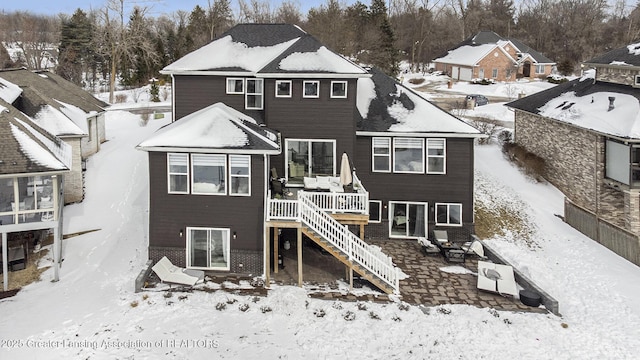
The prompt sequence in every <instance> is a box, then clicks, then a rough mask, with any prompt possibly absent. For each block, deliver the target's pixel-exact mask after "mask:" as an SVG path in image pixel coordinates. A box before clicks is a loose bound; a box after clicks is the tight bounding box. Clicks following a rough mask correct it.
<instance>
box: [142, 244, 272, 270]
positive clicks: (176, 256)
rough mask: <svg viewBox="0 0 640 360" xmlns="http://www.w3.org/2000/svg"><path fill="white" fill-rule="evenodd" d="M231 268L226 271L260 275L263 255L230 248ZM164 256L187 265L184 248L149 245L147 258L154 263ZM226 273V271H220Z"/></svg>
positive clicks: (174, 262)
mask: <svg viewBox="0 0 640 360" xmlns="http://www.w3.org/2000/svg"><path fill="white" fill-rule="evenodd" d="M230 254H231V259H230V260H231V268H230V269H229V271H228V273H231V274H246V275H254V276H261V275H262V274H263V273H264V256H263V254H262V253H261V252H257V251H247V250H235V249H231V251H230ZM163 256H166V257H167V258H168V259H169V260H170V261H171V263H172V264H173V265H175V266H179V267H186V266H187V257H186V249H184V248H176V247H160V246H150V247H149V259H151V260H153V263H154V264H155V263H156V262H158V260H160V259H162V257H163ZM220 273H227V271H220Z"/></svg>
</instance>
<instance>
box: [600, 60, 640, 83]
mask: <svg viewBox="0 0 640 360" xmlns="http://www.w3.org/2000/svg"><path fill="white" fill-rule="evenodd" d="M636 75H640V70H638V68H636V67H633V68H631V67H630V68H626V67H611V66H609V65H607V66H603V67H600V66H596V80H597V81H605V82H610V83H616V84H624V85H630V86H634V85H635V76H636Z"/></svg>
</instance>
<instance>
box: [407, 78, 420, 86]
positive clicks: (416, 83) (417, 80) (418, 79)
mask: <svg viewBox="0 0 640 360" xmlns="http://www.w3.org/2000/svg"><path fill="white" fill-rule="evenodd" d="M423 82H424V78H421V77H420V78H412V79H409V83H411V84H414V85H419V84H422V83H423Z"/></svg>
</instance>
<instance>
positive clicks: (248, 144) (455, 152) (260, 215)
mask: <svg viewBox="0 0 640 360" xmlns="http://www.w3.org/2000/svg"><path fill="white" fill-rule="evenodd" d="M162 73H164V74H167V75H170V76H171V78H172V82H173V89H174V92H173V99H172V105H173V119H174V120H173V122H172V123H171V124H169V125H167V126H166V127H164V128H162V129H161V130H159V131H158V132H157V133H156V134H154V135H153V136H152V137H150V138H149V139H146V140H145V141H143V142H142V143H140V144H139V145H138V148H139V149H140V150H143V151H146V152H148V159H149V175H150V176H149V181H150V184H149V201H150V207H149V258H150V259H152V260H153V261H154V262H155V261H158V260H160V259H161V258H162V257H164V256H166V257H167V258H169V259H170V260H171V262H173V263H174V264H176V265H178V266H185V267H187V268H193V269H200V270H205V271H211V272H225V273H240V274H254V275H263V274H264V275H265V276H266V277H267V280H268V278H269V276H270V273H271V271H272V270H271V266H270V264H273V263H277V259H278V252H279V251H282V244H283V242H284V241H287V242H289V241H291V242H293V243H294V244H296V243H297V246H295V245H294V247H296V248H297V249H298V266H299V283H301V282H302V272H301V269H302V261H303V259H302V251H303V250H302V241H303V237H304V238H305V239H308V240H310V241H312V242H313V243H315V244H316V245H317V246H320V247H321V248H323V249H325V251H327V252H328V253H330V254H331V255H333V256H334V257H335V258H336V259H337V260H338V261H339V262H341V263H343V264H344V265H346V267H347V268H348V269H349V270H350V271H351V273H352V274H353V272H356V273H359V274H360V275H361V276H363V277H364V278H365V279H367V280H369V281H371V282H372V283H373V284H375V285H376V286H378V287H379V288H381V289H382V290H384V291H386V292H395V291H397V290H398V286H399V285H398V279H399V277H398V276H399V273H398V272H397V267H395V266H394V265H393V263H392V259H391V258H390V257H389V256H387V255H386V254H383V253H382V252H381V250H380V249H379V248H378V247H375V246H371V245H370V244H368V243H367V242H365V241H364V240H365V239H366V238H367V237H369V238H376V239H387V240H389V241H402V240H405V239H413V240H415V239H418V238H421V237H428V236H429V234H430V232H432V231H433V230H434V229H441V230H448V231H450V234H451V237H452V239H453V237H454V235H455V234H460V237H462V238H463V239H465V240H466V239H468V238H469V235H470V234H471V233H472V232H473V225H474V215H473V164H474V146H473V144H474V140H475V139H476V138H478V137H482V136H483V135H481V134H480V132H479V131H478V130H477V129H475V128H474V127H472V126H470V125H468V124H466V123H465V122H463V121H462V120H460V119H458V118H456V117H455V116H453V115H451V114H449V113H447V112H446V111H444V110H442V109H440V108H438V107H437V106H435V105H434V104H432V103H431V102H429V101H428V100H426V99H424V98H423V97H421V96H420V95H418V94H416V93H414V92H413V91H412V90H411V89H409V88H407V87H404V86H403V85H402V84H400V83H398V82H397V81H395V80H394V79H393V78H391V77H389V76H387V75H385V74H384V73H382V72H380V71H377V70H375V69H366V68H363V67H361V66H359V65H357V64H354V63H352V62H351V61H349V60H348V59H346V58H344V57H342V56H340V55H339V54H337V53H335V52H333V51H332V50H330V49H328V48H327V47H325V46H324V45H323V44H322V43H320V42H319V41H318V40H317V39H315V38H314V37H313V36H311V35H310V34H308V33H306V32H305V31H303V30H302V29H300V28H299V27H297V26H294V25H288V24H242V25H237V26H236V27H234V28H232V29H230V30H229V31H228V32H226V33H224V34H222V35H221V37H220V38H218V39H216V40H214V41H212V42H211V43H209V44H208V45H205V46H204V47H202V48H200V49H198V50H196V51H194V52H192V53H190V54H187V55H185V56H184V57H183V58H181V59H179V60H177V61H176V62H174V63H172V64H170V65H168V66H167V67H165V68H164V69H163V71H162ZM354 168H355V169H356V170H354ZM283 187H284V189H283ZM286 234H288V235H291V237H289V238H287V239H285V238H284V237H285V235H286ZM272 259H273V260H272ZM273 271H274V272H277V271H278V267H277V266H275V267H274V268H273Z"/></svg>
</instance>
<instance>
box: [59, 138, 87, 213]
mask: <svg viewBox="0 0 640 360" xmlns="http://www.w3.org/2000/svg"><path fill="white" fill-rule="evenodd" d="M64 142H66V143H67V144H69V145H71V151H72V156H71V159H72V161H71V171H70V172H68V173H66V174H64V203H65V204H71V203H76V202H80V201H82V198H83V196H84V184H83V183H84V179H83V176H82V150H81V145H80V142H81V140H80V138H79V137H77V138H65V139H64Z"/></svg>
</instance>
